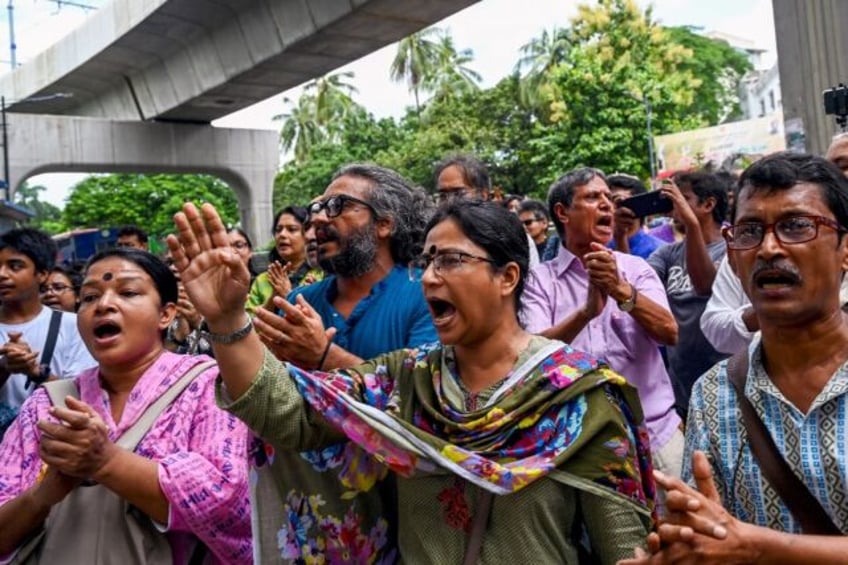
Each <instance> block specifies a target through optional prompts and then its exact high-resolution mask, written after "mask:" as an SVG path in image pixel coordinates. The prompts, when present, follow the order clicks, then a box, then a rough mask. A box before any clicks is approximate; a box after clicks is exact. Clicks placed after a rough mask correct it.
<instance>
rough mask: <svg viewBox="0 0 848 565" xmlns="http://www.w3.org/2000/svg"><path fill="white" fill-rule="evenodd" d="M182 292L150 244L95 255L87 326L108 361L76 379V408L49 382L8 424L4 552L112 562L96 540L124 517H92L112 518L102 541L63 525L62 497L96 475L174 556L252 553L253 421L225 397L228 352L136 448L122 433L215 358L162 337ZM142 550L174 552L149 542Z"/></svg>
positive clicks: (81, 489)
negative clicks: (220, 400) (223, 405)
mask: <svg viewBox="0 0 848 565" xmlns="http://www.w3.org/2000/svg"><path fill="white" fill-rule="evenodd" d="M176 302H177V282H176V279H175V277H174V275H173V274H172V273H171V271H170V270H169V269H168V267H167V266H165V264H164V263H163V262H162V261H160V260H159V259H158V258H156V257H154V256H153V255H150V254H149V253H146V252H142V251H136V250H128V249H116V250H109V251H106V252H103V253H101V254H98V255H96V256H95V257H94V258H93V259H92V260H91V262H90V263H89V265H88V267H87V269H86V272H85V278H84V281H83V283H82V288H81V292H80V309H79V314H78V326H79V331H80V333H81V335H82V337H83V339H84V341H85V343H86V345H87V347H88V348H89V350H90V351H91V354H92V355H93V356H94V358H95V359H96V360H97V361H98V367H95V368H93V369H90V370H88V371H86V372H84V373H82V374H81V375H79V376H78V377H76V378H75V379H74V380H75V383H76V387H77V389H78V391H79V397H80V398H79V400H76V399H74V398H72V397H67V398H66V404H67V406H66V407H64V408H61V407H57V406H53V405H52V404H51V401H50V399H49V397H48V395H47V393H46V392H45V390H44V389H39V390H37V391H36V392H35V393H34V394H33V395H32V396H31V397H30V398H29V399H28V400H27V402H26V403H25V404H24V405H23V407H22V408H21V411H20V414H19V416H18V418H17V420H16V421H15V422H14V423H13V424H12V426H11V427H10V428H9V430H8V431H7V433H6V435H5V437H4V438H3V442H2V444H0V562H2V561H3V559H4V558H6V559H10V558H12V559H17V560H18V561H19V562H25V563H38V562H42V563H46V562H54V563H58V562H66V563H70V562H75V563H83V562H86V563H95V562H98V563H99V562H108V561H109V558H108V557H104V555H103V552H102V550H98V549H97V547H93V546H98V547H99V546H100V545H101V544H102V545H104V546H108V545H109V544H110V543H112V544H115V545H120V544H121V543H123V542H122V541H120V533H119V531H118V530H119V529H120V528H119V526H121V524H108V523H107V524H104V523H99V524H98V523H95V521H93V520H92V523H91V525H90V526H89V525H85V528H100V531H99V534H98V538H99V541H98V543H97V544H85V543H84V541H83V540H76V542H77V543H73V542H70V541H69V542H67V546H66V547H62V544H61V543H58V544H57V543H56V542H55V539H57V536H58V537H59V538H61V537H62V534H63V532H56V531H53V530H51V528H52V529H54V530H55V529H56V528H60V526H58V525H57V524H63V522H62V520H61V519H59V518H57V516H60V515H61V513H62V509H61V508H62V505H63V504H72V505H73V504H77V505H78V504H80V502H79V501H80V500H83V499H81V498H80V497H82V496H86V494H85V493H86V492H88V493H91V492H93V490H91V489H89V486H90V485H95V484H96V485H100V486H101V487H105V489H106V490H108V491H109V493H112V494H114V495H117V496H118V497H119V498H120V499H121V500H122V501H125V502H126V503H127V504H128V506H129V508H130V510H131V512H130V513H131V514H133V517H132V519H133V520H135V521H136V524H135V525H136V526H138V527H140V528H141V529H143V530H144V531H145V532H146V533H145V535H148V536H152V538H151V539H154V541H155V542H156V543H157V544H159V546H160V547H165V548H166V549H165V550H164V553H170V556H167V555H166V557H170V559H167V558H166V560H165V561H164V562H169V563H174V564H185V563H189V562H190V561H191V562H192V563H195V562H198V561H197V560H198V558H199V557H201V556H203V559H204V562H206V563H250V562H251V559H252V548H251V539H250V510H249V502H248V484H247V464H246V458H247V454H246V453H247V445H246V443H247V437H248V433H247V429H246V427H245V426H244V425H243V424H242V423H240V422H239V421H238V420H236V419H235V418H234V417H232V416H230V415H228V414H226V413H225V412H223V411H221V410H219V409H218V408H217V407H215V400H214V382H215V377H216V376H217V373H218V370H217V367H216V366H214V365H211V366H210V367H209V368H207V369H206V370H204V371H202V372H200V373H199V375H198V376H197V377H195V378H194V380H193V381H192V382H191V384H189V385H188V386H187V388H185V390H183V391H182V392H181V393H180V394H179V396H177V397H176V399H175V400H173V401H172V402H171V403H170V405H168V407H167V408H165V409H164V411H162V412H161V413H160V414H159V415H158V416H157V417H156V418H155V420H154V421H153V424H152V426H151V427H150V429H149V431H148V432H147V433H146V434H144V435H143V437H142V439H141V440H140V442H139V443H138V445H137V447H136V448H135V449H134V450H129V449H125V448H123V447H121V446H119V445H117V444H116V442H117V441H118V440H119V438H120V437H121V436H122V435H123V434H124V433H125V432H126V431H127V430H128V429H130V428H131V426H133V424H135V423H136V422H137V421H138V420H139V419H140V418H141V416H142V414H143V413H144V411H145V410H146V409H147V408H148V407H149V406H150V405H151V404H153V403H154V402H155V401H156V400H157V399H158V398H160V397H161V396H163V395H164V394H165V393H166V391H167V390H168V389H169V388H170V387H171V386H172V385H174V383H175V382H176V381H178V380H179V379H180V377H182V376H183V375H184V374H185V373H187V372H188V371H189V370H190V369H191V368H192V367H194V366H196V365H197V364H198V363H201V362H204V361H208V358H203V357H199V356H185V355H177V354H175V353H170V352H168V351H166V350H165V349H164V346H163V335H164V332H165V329H166V328H167V327H168V325H169V324H170V323H171V320H172V319H173V317H174V315H175V313H176V306H175V303H176ZM98 500H99V499H98ZM65 513H67V506H66V507H65ZM126 520H127V521H129V520H130V518H126ZM79 521H80V519H77V522H79ZM119 521H123V520H119ZM64 524H65V525H64V526H61V527H65V528H73V526H74V524H73V521H71V522H70V523H69V522H64ZM45 525H46V526H45ZM41 531H45V532H46V535H45V537H44V539H45V540H46V541H44V542H42V543H41V546H40V547H38V548H37V549H36V550H35V551H34V553H33V557H27V558H24V554H25V553H26V552H27V551H29V550H28V549H27V550H26V551H24V550H23V549H22V548H23V547H24V546H26V545H27V542H28V541H29V540H31V539H32V538H33V537H34V536H37V535H38V534H39V533H40V532H41ZM87 533H88V532H86V534H87ZM51 536H52V539H53V540H54V541H52V542H51V541H50V540H51ZM66 537H67V536H66ZM163 538H164V539H163ZM162 544H164V545H162ZM84 545H90V546H92V547H88V548H86V547H80V546H84ZM146 547H147V546H146V545H145V548H146ZM80 551H88V553H87V554H85V555H83V554H82V553H80ZM60 552H61V553H60ZM18 553H20V555H16V554H18ZM48 553H49V554H48ZM142 553H143V551H142ZM104 560H105V561H104ZM132 560H133V561H137V562H145V563H150V562H155V563H161V562H163V561H157V560H151V559H150V556H149V555H140V556H138V558H137V559H136V558H133V559H132Z"/></svg>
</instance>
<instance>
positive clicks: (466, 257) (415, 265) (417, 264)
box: [409, 251, 495, 281]
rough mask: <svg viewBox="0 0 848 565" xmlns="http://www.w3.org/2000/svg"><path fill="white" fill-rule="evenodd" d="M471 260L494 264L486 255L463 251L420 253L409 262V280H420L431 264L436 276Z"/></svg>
mask: <svg viewBox="0 0 848 565" xmlns="http://www.w3.org/2000/svg"><path fill="white" fill-rule="evenodd" d="M471 261H482V262H485V263H491V264H492V265H494V264H495V261H494V260H492V259H489V258H488V257H481V256H479V255H472V254H471V253H465V252H464V251H445V252H443V253H437V254H435V255H428V254H424V255H420V256H419V257H417V258H415V259H413V260H412V261H410V262H409V280H411V281H420V280H421V277H422V276H424V272H425V271H426V270H427V268H428V267H429V266H430V265H431V264H432V265H433V269H434V270H435V272H436V274H437V275H438V276H440V277H441V276H444V275H445V273H451V272H454V271H456V270H458V269H459V268H460V267H462V264H463V263H468V262H471Z"/></svg>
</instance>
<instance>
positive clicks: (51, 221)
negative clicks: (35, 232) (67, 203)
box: [13, 183, 62, 233]
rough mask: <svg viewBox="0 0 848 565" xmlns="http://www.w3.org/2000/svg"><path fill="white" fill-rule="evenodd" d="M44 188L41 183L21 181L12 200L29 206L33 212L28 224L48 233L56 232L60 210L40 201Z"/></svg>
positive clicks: (59, 226)
mask: <svg viewBox="0 0 848 565" xmlns="http://www.w3.org/2000/svg"><path fill="white" fill-rule="evenodd" d="M45 190H47V188H46V187H44V186H41V185H30V184H28V183H23V184H22V185H21V186H20V187H18V189H17V190H16V191H15V195H14V197H13V200H14V202H15V204H18V205H20V206H24V207H26V208H29V209H30V210H31V211H32V212H34V213H35V216H34V217H33V218H32V219H31V220H30V221H29V225H31V226H32V227H35V228H39V229H42V230H44V231H46V232H48V233H58V232H60V231H61V216H62V211H61V210H60V209H59V208H57V207H56V206H54V205H53V204H50V203H49V202H42V201H41V198H40V194H41V193H42V192H44V191H45Z"/></svg>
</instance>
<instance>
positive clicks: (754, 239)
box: [721, 216, 848, 250]
mask: <svg viewBox="0 0 848 565" xmlns="http://www.w3.org/2000/svg"><path fill="white" fill-rule="evenodd" d="M819 226H827V227H829V228H831V229H833V230H836V231H837V232H839V233H846V232H848V230H847V229H845V228H844V227H843V226H841V225H840V224H839V223H838V222H836V221H834V220H831V219H830V218H825V217H824V216H789V217H787V218H781V219H779V220H778V221H776V222H773V223H771V224H764V223H762V222H740V223H738V224H734V225H732V226H726V227H725V228H724V229H722V230H721V231H722V235H723V236H724V239H725V241H727V247H728V248H730V249H735V250H741V249H753V248H754V247H758V246H759V245H760V244H761V243H762V242H763V238H764V237H765V235H766V232H768V231H769V230H772V231H773V232H774V236H775V237H776V238H777V240H778V241H779V242H780V243H782V244H784V245H795V244H796V243H805V242H807V241H812V240H813V239H815V238H816V237H818V235H819Z"/></svg>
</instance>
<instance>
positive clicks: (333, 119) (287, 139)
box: [273, 72, 359, 160]
mask: <svg viewBox="0 0 848 565" xmlns="http://www.w3.org/2000/svg"><path fill="white" fill-rule="evenodd" d="M352 78H353V73H351V72H344V73H336V74H329V75H327V76H324V77H321V78H319V79H315V80H313V81H311V82H309V83H308V84H307V85H306V86H305V87H304V89H303V94H301V96H300V98H298V100H297V102H296V103H295V102H292V100H291V99H289V98H283V103H284V104H287V105H288V106H289V109H288V111H287V112H284V113H282V114H278V115H276V116H274V118H273V119H274V120H277V121H282V122H283V127H282V129H281V130H280V143H281V144H282V147H283V151H291V150H294V156H295V159H297V160H302V159H303V158H304V157H305V156H306V155H307V154H308V153H309V152H310V151H311V150H312V149H313V148H314V147H316V146H318V145H320V144H322V143H325V142H330V143H334V142H338V141H339V139H340V136H341V133H342V132H341V126H340V124H341V123H343V122H344V120H345V119H346V118H347V117H348V116H350V115H351V114H352V113H355V112H356V111H358V110H359V106H358V105H357V104H356V103H355V102H354V101H353V99H352V98H351V96H352V95H353V94H354V93H355V92H356V88H354V87H353V85H351V84H350V83H349V82H347V81H349V80H350V79H352Z"/></svg>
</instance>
